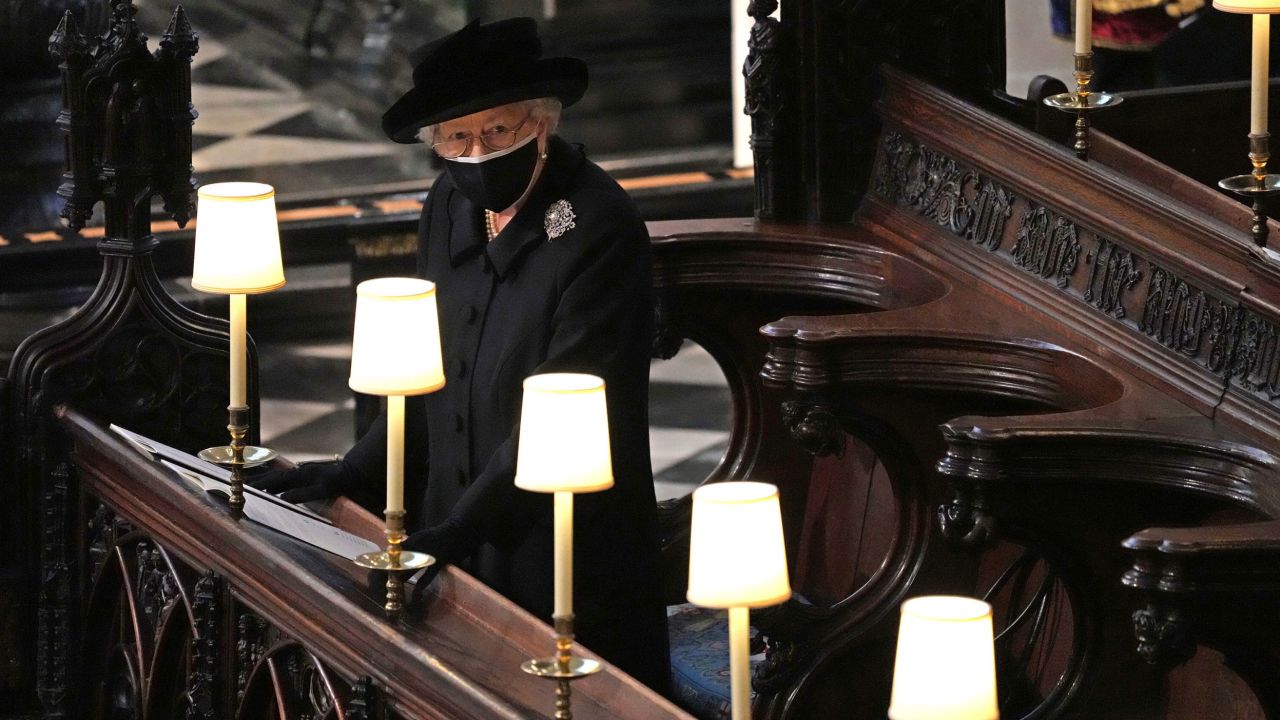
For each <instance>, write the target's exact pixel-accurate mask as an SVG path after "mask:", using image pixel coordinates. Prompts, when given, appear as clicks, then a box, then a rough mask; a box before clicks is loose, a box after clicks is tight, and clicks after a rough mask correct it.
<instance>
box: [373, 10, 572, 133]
mask: <svg viewBox="0 0 1280 720" xmlns="http://www.w3.org/2000/svg"><path fill="white" fill-rule="evenodd" d="M409 59H410V61H411V62H413V65H414V67H413V89H411V90H410V91H409V92H407V93H405V94H404V95H402V96H401V97H400V99H399V100H397V101H396V102H395V104H394V105H392V106H391V109H389V110H387V111H386V112H385V113H384V114H383V115H382V130H383V132H385V133H386V134H387V137H389V138H391V139H392V140H394V141H396V142H398V143H412V142H417V132H418V129H419V128H422V127H424V126H426V125H434V124H436V123H439V122H444V121H445V120H452V119H453V118H456V117H462V116H463V115H470V114H471V113H473V112H479V111H480V110H486V109H488V108H491V107H497V106H498V105H505V104H507V103H511V102H516V101H517V100H528V99H530V98H539V97H555V98H559V99H560V102H561V104H563V105H566V106H567V105H572V104H573V103H575V102H577V101H578V99H579V98H581V97H582V93H583V92H585V91H586V89H587V64H586V63H584V62H582V61H581V60H579V59H577V58H570V57H555V58H544V57H542V40H540V39H539V38H538V24H537V23H536V22H534V20H533V18H527V17H522V18H511V19H509V20H499V21H497V22H492V23H488V24H481V23H480V22H479V21H478V20H477V21H473V22H471V23H470V24H468V25H467V26H466V27H464V28H462V29H461V30H459V31H457V32H455V33H453V34H451V35H446V36H444V37H442V38H440V39H439V40H435V41H433V42H430V43H427V44H426V45H423V46H422V47H420V48H418V49H417V50H415V51H413V53H411V54H410V56H409Z"/></svg>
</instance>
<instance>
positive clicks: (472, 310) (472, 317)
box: [462, 305, 480, 325]
mask: <svg viewBox="0 0 1280 720" xmlns="http://www.w3.org/2000/svg"><path fill="white" fill-rule="evenodd" d="M479 314H480V313H479V312H477V311H476V306H475V305H468V306H467V309H466V310H463V311H462V317H463V319H464V320H466V323H467V324H468V325H474V324H475V322H476V317H477V316H478V315H479Z"/></svg>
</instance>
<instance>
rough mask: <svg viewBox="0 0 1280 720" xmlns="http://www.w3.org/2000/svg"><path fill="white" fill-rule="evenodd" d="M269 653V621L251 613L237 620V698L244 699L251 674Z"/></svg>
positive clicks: (244, 613) (245, 613) (241, 614)
mask: <svg viewBox="0 0 1280 720" xmlns="http://www.w3.org/2000/svg"><path fill="white" fill-rule="evenodd" d="M266 652H267V621H266V620H263V619H262V618H260V617H258V616H257V615H255V614H253V613H251V612H242V613H240V616H239V618H238V619H237V620H236V696H237V699H239V698H243V697H244V689H245V686H246V685H248V684H249V674H250V673H252V672H253V668H254V666H255V665H257V664H258V661H259V660H261V659H262V656H263V655H264V654H265V653H266Z"/></svg>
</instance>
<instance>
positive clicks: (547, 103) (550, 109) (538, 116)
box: [418, 97, 562, 145]
mask: <svg viewBox="0 0 1280 720" xmlns="http://www.w3.org/2000/svg"><path fill="white" fill-rule="evenodd" d="M516 104H518V105H520V106H521V107H523V108H524V109H525V110H527V111H528V112H529V119H531V120H544V121H545V122H546V125H547V135H548V136H551V135H555V133H556V130H557V129H558V128H559V127H560V110H561V108H562V105H561V103H560V99H559V98H553V97H540V98H533V99H532V100H521V101H520V102H518V103H516ZM438 127H440V123H436V124H434V125H427V126H425V127H423V128H421V129H419V130H418V140H419V141H421V142H424V143H426V144H428V145H430V144H431V143H432V141H433V138H435V134H436V128H438Z"/></svg>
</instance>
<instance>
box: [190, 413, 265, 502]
mask: <svg viewBox="0 0 1280 720" xmlns="http://www.w3.org/2000/svg"><path fill="white" fill-rule="evenodd" d="M227 432H228V433H230V435H231V444H230V445H218V446H216V447H211V448H205V449H204V450H201V451H200V452H199V453H198V456H199V457H200V459H201V460H204V461H205V462H211V463H214V464H215V465H221V466H223V467H226V468H230V469H231V498H230V500H229V503H228V504H229V505H230V506H231V510H232V512H234V513H235V514H236V516H237V517H238V516H239V515H240V514H241V513H243V512H244V471H245V469H246V468H251V467H256V466H258V465H261V464H263V463H266V462H271V461H272V460H273V459H275V457H276V451H275V450H271V449H269V448H264V447H258V446H257V445H245V444H244V439H245V437H247V436H248V435H249V407H248V406H247V405H229V406H227Z"/></svg>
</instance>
